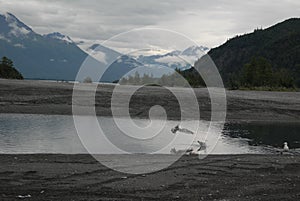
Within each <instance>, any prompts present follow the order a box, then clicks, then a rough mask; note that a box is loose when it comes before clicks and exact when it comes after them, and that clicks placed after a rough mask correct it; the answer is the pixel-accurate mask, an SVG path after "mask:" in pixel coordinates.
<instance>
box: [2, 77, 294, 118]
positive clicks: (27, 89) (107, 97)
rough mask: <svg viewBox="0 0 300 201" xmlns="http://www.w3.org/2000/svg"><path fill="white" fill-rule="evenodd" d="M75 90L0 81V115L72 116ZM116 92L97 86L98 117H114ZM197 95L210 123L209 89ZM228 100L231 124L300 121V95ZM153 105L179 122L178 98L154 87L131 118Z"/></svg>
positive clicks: (248, 94) (135, 101) (242, 94)
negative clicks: (113, 99) (112, 102)
mask: <svg viewBox="0 0 300 201" xmlns="http://www.w3.org/2000/svg"><path fill="white" fill-rule="evenodd" d="M73 86H74V85H73V84H72V83H62V82H49V81H30V80H23V81H19V80H3V79H0V113H29V114H59V115H60V114H61V115H72V94H73ZM84 86H85V87H84V88H85V89H84V90H82V93H80V94H81V96H82V97H83V98H86V100H87V102H89V100H91V99H92V97H90V96H87V93H85V91H89V90H92V88H94V87H95V86H94V85H93V84H86V85H84ZM114 88H115V86H114V85H99V86H98V88H97V93H96V95H95V105H96V113H97V115H100V116H111V115H112V112H111V97H112V93H113V90H114ZM132 88H136V87H135V86H121V93H123V94H125V95H126V94H129V93H130V91H131V90H132ZM175 90H177V92H179V94H181V95H182V97H188V96H189V94H190V91H189V89H185V88H175ZM194 93H195V95H196V97H197V99H198V104H199V109H200V117H201V118H202V119H205V120H209V119H210V117H211V116H210V115H211V101H210V97H209V93H208V91H207V89H204V88H197V89H194ZM85 96H86V97H85ZM226 96H227V118H226V119H227V120H228V121H299V116H300V92H269V91H226ZM120 101H122V100H120ZM154 105H160V106H162V107H163V108H165V110H166V112H167V114H168V118H169V119H172V120H179V119H180V112H181V111H180V108H179V103H178V100H177V99H176V97H175V96H174V95H173V94H172V93H170V92H169V91H168V90H166V89H164V88H162V87H151V86H147V87H143V88H142V89H139V90H137V92H136V93H134V95H133V96H132V98H131V100H130V115H131V116H132V117H134V118H148V115H149V109H150V108H151V107H152V106H154ZM116 106H118V102H116ZM83 111H84V108H83ZM186 113H187V114H188V115H189V117H190V118H191V119H192V118H195V117H196V116H197V113H195V111H193V110H190V111H186ZM83 114H84V112H83ZM197 118H198V117H197Z"/></svg>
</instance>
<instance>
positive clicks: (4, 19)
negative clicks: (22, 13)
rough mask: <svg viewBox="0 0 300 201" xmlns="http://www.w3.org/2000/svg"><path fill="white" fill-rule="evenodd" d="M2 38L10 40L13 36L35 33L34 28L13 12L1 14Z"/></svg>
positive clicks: (22, 36) (21, 36) (0, 36)
mask: <svg viewBox="0 0 300 201" xmlns="http://www.w3.org/2000/svg"><path fill="white" fill-rule="evenodd" d="M0 27H1V29H0V32H1V35H0V38H1V39H2V40H3V39H6V40H9V38H12V37H19V38H24V37H26V36H27V35H29V34H34V32H33V30H32V29H31V28H30V27H29V26H27V25H25V24H24V23H23V22H21V21H20V20H19V19H18V18H16V17H15V16H14V15H13V14H11V13H4V14H0Z"/></svg>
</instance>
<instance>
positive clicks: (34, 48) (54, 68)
mask: <svg viewBox="0 0 300 201" xmlns="http://www.w3.org/2000/svg"><path fill="white" fill-rule="evenodd" d="M0 56H7V57H9V58H11V59H12V60H13V61H14V63H15V66H17V67H18V70H19V71H20V72H21V73H22V74H23V76H24V77H25V78H27V79H55V80H60V79H62V80H74V79H75V76H76V74H77V71H78V69H79V67H80V65H81V63H82V62H83V61H84V59H85V58H86V56H87V54H86V53H85V52H83V51H82V50H81V49H80V48H78V47H77V46H76V44H75V43H66V42H65V41H64V40H59V39H57V38H53V37H49V36H42V35H40V34H37V33H35V32H34V31H33V30H32V29H31V28H29V27H28V26H27V25H25V24H24V23H22V22H21V21H20V20H18V19H17V18H16V17H15V16H14V15H12V14H10V13H7V14H4V15H0Z"/></svg>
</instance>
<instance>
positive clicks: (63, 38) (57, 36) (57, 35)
mask: <svg viewBox="0 0 300 201" xmlns="http://www.w3.org/2000/svg"><path fill="white" fill-rule="evenodd" d="M44 37H46V38H52V39H57V40H61V41H64V42H66V43H74V41H73V40H72V39H71V38H70V37H69V36H66V35H63V34H61V33H59V32H53V33H49V34H46V35H44Z"/></svg>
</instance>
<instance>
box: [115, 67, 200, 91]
mask: <svg viewBox="0 0 300 201" xmlns="http://www.w3.org/2000/svg"><path fill="white" fill-rule="evenodd" d="M119 84H121V85H152V86H167V87H189V86H191V87H202V86H205V83H204V81H203V79H202V78H201V76H200V75H198V74H194V73H189V72H187V71H181V70H179V69H176V70H175V72H174V73H171V74H164V75H162V76H161V77H159V78H158V77H154V76H153V75H148V74H143V76H141V75H140V74H139V73H138V72H135V73H134V75H133V76H132V75H129V76H127V77H125V78H122V79H121V80H120V82H119Z"/></svg>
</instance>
